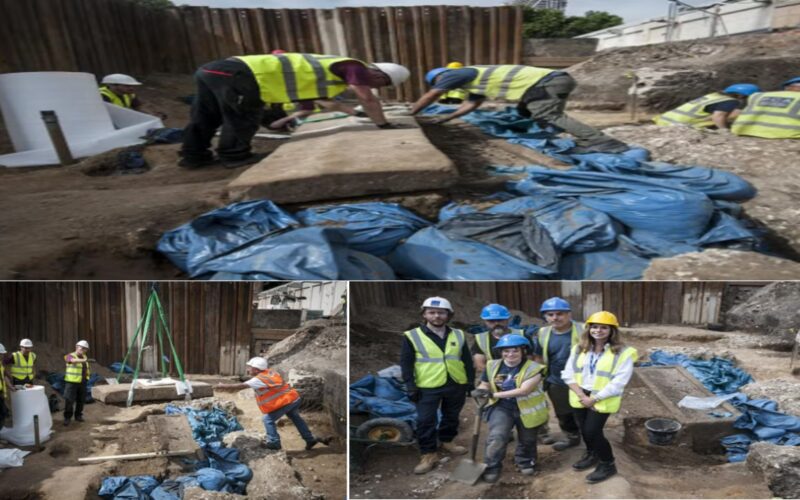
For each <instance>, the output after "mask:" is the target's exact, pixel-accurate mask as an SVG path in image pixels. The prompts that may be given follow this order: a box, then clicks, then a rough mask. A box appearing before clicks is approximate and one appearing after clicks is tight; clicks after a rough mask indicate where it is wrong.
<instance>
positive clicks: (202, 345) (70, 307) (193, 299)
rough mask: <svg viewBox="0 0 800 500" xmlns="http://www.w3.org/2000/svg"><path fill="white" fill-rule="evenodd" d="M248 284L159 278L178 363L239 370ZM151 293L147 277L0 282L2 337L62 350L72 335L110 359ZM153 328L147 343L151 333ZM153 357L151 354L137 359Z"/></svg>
mask: <svg viewBox="0 0 800 500" xmlns="http://www.w3.org/2000/svg"><path fill="white" fill-rule="evenodd" d="M254 286H255V285H254V284H251V283H243V282H222V283H213V282H206V283H199V282H198V283H191V282H164V283H161V284H159V287H158V294H159V298H160V300H161V303H162V305H163V308H164V312H165V319H166V322H167V324H168V326H169V329H170V332H171V335H172V338H173V340H174V342H175V348H176V351H177V353H178V357H179V358H180V360H181V363H182V364H183V369H184V371H186V372H187V373H206V374H215V373H220V374H224V375H233V374H242V373H244V368H245V364H246V363H247V360H248V359H249V358H250V356H251V346H252V341H253V335H252V332H251V323H252V316H253V313H252V310H253V291H254V288H253V287H254ZM149 295H150V285H149V284H148V283H146V282H39V283H34V282H2V283H0V343H2V344H3V345H5V346H6V349H7V350H8V351H9V352H11V351H12V350H15V349H16V347H15V346H16V345H18V343H19V341H20V340H21V339H23V338H29V339H31V340H33V343H34V346H36V344H37V343H40V342H46V343H48V344H50V345H51V346H53V347H56V348H58V347H60V348H61V349H62V350H63V352H64V354H66V353H69V352H72V351H73V350H74V349H75V343H76V342H77V341H78V340H87V341H88V342H89V345H90V346H91V349H90V351H89V356H90V357H91V358H93V359H95V360H96V361H97V363H99V364H101V365H103V366H109V365H110V364H111V363H113V362H115V361H122V359H123V357H124V356H125V353H126V351H127V349H128V344H129V343H130V341H131V339H132V338H133V336H134V334H135V333H136V328H137V325H138V322H139V320H140V319H141V317H142V315H143V314H144V312H145V305H146V302H147V299H148V297H149ZM155 320H156V318H155V317H154V318H153V321H155ZM152 328H153V326H151V330H150V334H149V336H148V339H149V340H148V342H147V344H149V345H152V344H153V340H154V338H153V330H152ZM156 343H157V342H156ZM164 343H165V349H164V350H165V352H164V354H166V355H167V356H168V357H169V358H170V359H171V361H172V369H173V373H177V372H176V371H175V370H174V369H175V364H174V359H172V358H173V357H172V353H171V352H169V348H168V347H167V346H166V339H165V340H164ZM35 351H36V348H35V347H34V352H35ZM133 359H134V360H135V356H134V358H133ZM151 360H152V356H150V357H149V358H144V359H143V362H146V363H149V362H150V361H151Z"/></svg>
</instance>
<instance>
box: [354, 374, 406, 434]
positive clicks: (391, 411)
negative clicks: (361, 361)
mask: <svg viewBox="0 0 800 500" xmlns="http://www.w3.org/2000/svg"><path fill="white" fill-rule="evenodd" d="M350 411H351V412H354V413H368V414H369V416H370V417H371V418H380V417H387V418H396V419H399V420H403V421H405V422H406V423H408V425H410V426H411V428H412V429H413V428H415V427H416V425H417V407H416V406H415V405H414V403H412V402H411V400H410V399H408V395H407V394H406V391H405V390H404V389H403V386H402V384H401V383H400V382H399V381H397V380H396V379H394V378H391V377H376V376H374V375H371V374H370V375H367V376H365V377H363V378H361V379H360V380H358V381H357V382H353V383H352V384H350Z"/></svg>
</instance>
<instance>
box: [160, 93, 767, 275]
mask: <svg viewBox="0 0 800 500" xmlns="http://www.w3.org/2000/svg"><path fill="white" fill-rule="evenodd" d="M450 110H452V108H447V107H442V106H440V105H433V106H430V107H429V108H427V109H426V110H425V112H426V113H429V114H430V113H441V112H449V111H450ZM463 118H464V119H465V120H466V121H468V122H471V123H474V124H475V125H477V126H478V127H480V128H481V129H483V130H484V131H485V132H486V133H488V134H491V135H494V136H497V137H503V138H506V139H507V140H509V141H510V142H513V143H516V144H521V145H523V146H525V147H529V148H533V149H536V150H538V151H540V152H542V153H544V154H547V155H550V156H552V157H554V158H557V159H558V160H560V161H562V162H565V163H567V164H570V165H572V167H571V168H570V169H569V170H556V169H549V168H545V167H542V166H538V165H529V166H524V167H506V166H499V165H487V169H489V171H490V173H492V174H493V175H506V174H522V175H523V176H524V178H521V179H520V178H517V179H515V180H513V181H509V182H508V183H507V184H506V187H505V189H506V191H504V192H500V193H496V194H495V195H492V197H489V199H493V200H495V201H497V203H495V204H493V206H490V207H489V208H478V207H476V206H472V205H471V204H470V203H461V204H457V203H451V204H449V205H447V206H445V207H444V208H443V209H442V210H441V211H440V214H439V220H438V221H435V222H432V221H426V220H425V219H422V218H420V217H418V216H417V215H415V214H413V213H411V212H410V211H408V210H406V209H405V208H403V207H401V206H399V205H396V204H392V203H380V202H373V203H353V204H342V205H328V206H322V207H315V208H309V209H306V210H302V211H300V212H297V213H295V214H290V213H288V212H286V211H284V210H283V209H281V208H280V207H278V206H276V205H275V204H273V203H272V202H271V201H268V200H260V201H247V202H241V203H234V204H232V205H229V206H227V207H224V208H220V209H217V210H213V211H211V212H209V213H207V214H204V215H202V216H200V217H198V218H197V219H195V220H194V221H192V222H190V223H188V224H184V225H183V226H180V227H178V228H176V229H174V230H172V231H169V232H167V233H165V234H164V235H163V236H162V238H161V239H160V240H159V242H158V246H157V249H158V250H159V251H160V252H161V253H163V254H165V255H166V256H167V257H168V258H169V259H170V260H171V261H172V262H173V263H174V264H175V265H176V266H178V267H179V268H181V269H182V270H184V271H185V272H186V273H187V274H188V275H189V276H191V277H193V278H202V279H226V280H233V279H253V280H292V279H352V280H373V279H385V280H388V279H393V278H395V277H400V278H407V279H430V280H458V279H473V280H480V279H489V280H490V279H506V280H513V279H519V280H525V279H527V280H530V279H551V278H553V279H638V278H641V276H642V274H643V272H644V270H645V269H646V268H647V266H648V265H649V263H650V260H651V259H653V258H656V257H670V256H674V255H678V254H682V253H687V252H696V251H701V250H702V249H704V248H707V247H712V246H714V247H725V248H735V249H738V250H755V251H760V252H767V251H768V250H769V249H768V248H766V245H765V244H764V241H765V239H764V238H763V232H762V230H760V229H757V228H755V227H754V226H753V225H752V224H750V223H749V222H748V221H746V220H744V219H742V218H741V216H742V210H741V207H740V206H739V205H738V203H740V202H743V201H746V200H748V199H750V198H752V197H753V196H755V194H756V190H755V188H753V186H752V185H751V184H749V183H748V182H747V181H745V180H744V179H742V178H741V177H739V176H737V175H736V174H733V173H730V172H725V171H721V170H715V169H712V168H707V167H702V166H685V165H671V164H668V163H663V162H655V161H649V152H648V151H646V150H644V149H641V148H633V149H630V150H628V151H626V152H624V153H620V154H609V153H590V154H570V150H571V148H572V147H574V145H575V144H574V142H573V141H572V140H571V139H563V138H559V137H558V136H557V132H558V131H557V130H555V129H553V128H552V127H549V126H548V127H545V128H542V127H540V126H539V125H537V124H536V123H534V121H533V120H530V119H527V118H523V117H521V116H520V115H518V114H517V113H516V110H514V109H513V108H508V109H506V110H503V111H482V110H478V111H475V112H473V113H471V114H469V115H466V116H465V117H463ZM482 201H486V199H484V200H482ZM481 205H486V203H481Z"/></svg>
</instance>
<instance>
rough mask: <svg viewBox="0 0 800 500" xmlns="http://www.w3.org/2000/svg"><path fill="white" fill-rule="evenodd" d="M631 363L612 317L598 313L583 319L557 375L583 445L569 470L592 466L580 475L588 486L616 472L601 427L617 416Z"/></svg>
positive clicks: (630, 352) (629, 351) (633, 358)
mask: <svg viewBox="0 0 800 500" xmlns="http://www.w3.org/2000/svg"><path fill="white" fill-rule="evenodd" d="M637 359H638V354H637V352H636V349H634V348H633V347H627V346H626V345H625V344H624V343H623V342H622V339H621V338H620V332H619V321H618V320H617V317H616V316H615V315H613V314H612V313H610V312H607V311H600V312H596V313H594V314H592V315H591V316H589V317H588V318H587V319H586V327H585V328H584V330H583V333H582V335H581V342H580V344H578V345H576V346H575V347H574V348H573V349H572V353H571V354H570V356H569V359H568V360H567V365H566V367H564V371H563V372H561V377H562V378H563V379H564V382H566V383H567V385H569V388H570V393H569V404H570V406H572V408H573V411H574V412H575V420H577V422H578V427H580V430H581V436H583V441H584V443H586V452H585V453H584V454H583V457H581V459H580V460H578V461H577V462H575V463H574V464H572V468H573V469H575V470H585V469H588V468H590V467H592V466H594V465H597V467H596V468H595V470H594V471H593V472H591V473H590V474H589V475H588V476H586V481H587V482H588V483H598V482H600V481H605V480H606V479H608V478H609V477H611V476H613V475H614V474H616V473H617V467H616V465H615V464H614V453H613V452H612V450H611V444H610V443H609V442H608V439H606V437H605V436H604V435H603V427H604V426H605V424H606V420H608V417H609V416H610V415H611V414H612V413H617V412H618V411H619V408H620V405H621V404H622V393H623V392H624V390H625V386H626V385H627V384H628V382H629V381H630V379H631V376H632V375H633V364H634V363H635V362H636V360H637Z"/></svg>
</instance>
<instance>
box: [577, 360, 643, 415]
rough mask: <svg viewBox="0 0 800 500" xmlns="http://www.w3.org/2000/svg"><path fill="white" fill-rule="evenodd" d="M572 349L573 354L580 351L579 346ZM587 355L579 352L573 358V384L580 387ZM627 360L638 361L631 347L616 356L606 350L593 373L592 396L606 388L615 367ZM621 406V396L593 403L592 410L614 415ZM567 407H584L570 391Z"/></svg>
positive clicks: (614, 371) (615, 369)
mask: <svg viewBox="0 0 800 500" xmlns="http://www.w3.org/2000/svg"><path fill="white" fill-rule="evenodd" d="M572 349H573V352H577V350H578V349H580V346H575V347H573V348H572ZM588 354H589V353H587V352H581V353H580V354H578V355H577V356H574V357H573V362H572V369H573V370H574V371H575V382H576V383H577V384H578V385H581V382H582V381H583V365H584V364H586V358H587V356H588ZM628 358H633V361H634V362H636V360H637V359H639V354H638V353H637V352H636V349H634V348H633V347H625V348H624V349H623V350H622V351H621V352H620V353H618V354H614V352H613V351H612V350H611V349H606V350H605V351H604V352H603V354H602V355H601V356H600V359H599V360H597V367H596V369H595V372H594V384H593V385H592V394H594V393H596V392H597V391H599V390H600V389H602V388H603V387H605V386H607V385H608V384H609V382H611V379H612V378H613V377H614V374H616V371H617V367H618V366H619V365H620V363H621V362H623V361H625V360H626V359H628ZM581 387H583V386H581ZM621 404H622V396H613V397H610V398H606V399H603V400H601V401H598V402H597V403H595V405H594V409H595V410H596V411H598V412H600V413H616V412H618V411H619V407H620V405H621ZM569 405H570V406H571V407H573V408H583V407H584V406H583V405H582V404H581V400H580V399H578V395H577V394H575V392H574V391H572V390H570V391H569Z"/></svg>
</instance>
